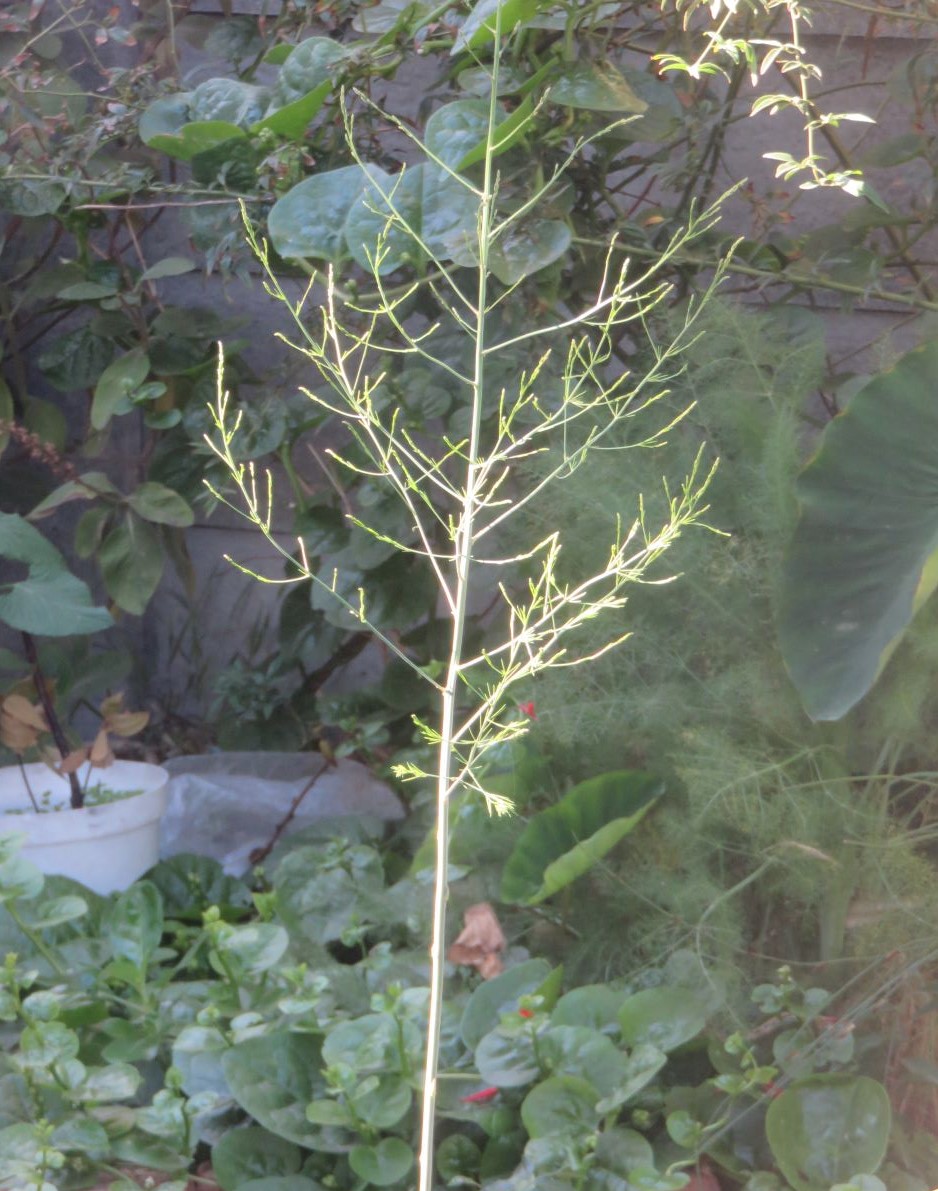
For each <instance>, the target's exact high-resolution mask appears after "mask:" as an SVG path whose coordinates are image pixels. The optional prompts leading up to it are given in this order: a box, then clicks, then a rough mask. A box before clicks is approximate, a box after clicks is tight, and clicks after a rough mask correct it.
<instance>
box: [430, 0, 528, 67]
mask: <svg viewBox="0 0 938 1191" xmlns="http://www.w3.org/2000/svg"><path fill="white" fill-rule="evenodd" d="M537 9H538V0H479V2H478V3H477V4H476V5H475V7H474V8H473V10H472V12H470V14H469V16H468V17H466V19H465V21H463V23H462V26H461V27H460V29H459V32H458V33H457V34H456V40H455V42H454V43H453V49H452V51H451V52H452V53H453V54H461V53H462V52H463V51H464V50H477V49H479V48H480V47H481V46H484V45H487V44H488V42H490V41H494V39H495V33H496V30H498V32H499V34H500V36H501V37H502V38H503V39H504V38H505V37H507V36H508V34H509V33H510V32H511V31H512V29H514V27H515V25H517V24H518V22H519V21H525V20H527V19H528V17H532V16H534V14H535V13H536V12H537ZM499 10H500V11H499Z"/></svg>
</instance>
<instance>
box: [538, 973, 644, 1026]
mask: <svg viewBox="0 0 938 1191" xmlns="http://www.w3.org/2000/svg"><path fill="white" fill-rule="evenodd" d="M626 997H627V994H626V993H624V992H622V991H621V990H617V989H615V988H612V987H611V985H608V984H584V985H581V986H580V987H579V988H574V989H571V990H570V992H568V993H564V995H563V996H562V997H561V998H560V1000H559V1001H558V1002H557V1005H556V1007H555V1008H554V1011H553V1013H552V1014H551V1017H550V1024H551V1025H552V1026H589V1028H590V1029H592V1030H600V1031H602V1032H604V1033H611V1032H618V1029H619V1010H620V1009H621V1008H622V1004H623V1002H624V1001H625V1000H626Z"/></svg>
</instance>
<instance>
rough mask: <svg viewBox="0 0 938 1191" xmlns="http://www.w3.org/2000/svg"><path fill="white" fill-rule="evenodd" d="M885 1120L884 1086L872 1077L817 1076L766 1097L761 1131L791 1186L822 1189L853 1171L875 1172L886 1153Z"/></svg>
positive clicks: (808, 1190) (887, 1126) (844, 1180)
mask: <svg viewBox="0 0 938 1191" xmlns="http://www.w3.org/2000/svg"><path fill="white" fill-rule="evenodd" d="M891 1121H892V1113H891V1110H890V1106H889V1097H888V1095H887V1094H886V1089H885V1088H884V1087H883V1086H882V1084H880V1083H877V1082H876V1080H875V1079H869V1078H868V1077H867V1076H863V1075H860V1076H854V1075H817V1076H813V1077H812V1078H810V1079H804V1080H801V1081H800V1082H798V1083H795V1084H792V1085H791V1086H790V1087H788V1088H786V1089H785V1091H784V1092H782V1094H781V1096H779V1097H778V1099H776V1100H773V1101H772V1103H771V1104H770V1105H769V1110H768V1112H767V1114H766V1118H765V1131H766V1137H767V1138H768V1142H769V1146H770V1148H771V1150H772V1156H773V1157H774V1158H775V1161H776V1162H777V1163H778V1165H779V1168H780V1169H781V1171H782V1174H784V1176H785V1178H786V1179H788V1181H789V1183H790V1184H791V1185H792V1187H794V1188H795V1191H828V1188H829V1187H830V1186H831V1185H832V1184H833V1183H849V1182H850V1179H851V1177H852V1176H853V1175H856V1174H874V1173H875V1172H876V1170H877V1169H878V1167H879V1165H880V1163H881V1162H882V1160H883V1158H884V1157H885V1156H886V1147H887V1145H888V1143H889V1130H890V1126H891Z"/></svg>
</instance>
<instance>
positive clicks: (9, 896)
mask: <svg viewBox="0 0 938 1191" xmlns="http://www.w3.org/2000/svg"><path fill="white" fill-rule="evenodd" d="M19 838H22V837H19ZM3 842H5V841H4V840H3V837H2V836H0V844H2V843H3ZM44 885H45V877H43V875H42V873H41V872H40V870H39V869H38V868H37V867H36V865H35V864H33V862H32V861H31V860H27V859H26V857H25V856H16V855H13V856H8V857H7V858H6V859H4V860H0V902H8V901H11V900H13V899H14V898H24V899H25V900H26V901H29V900H30V899H31V898H34V897H38V896H39V894H40V893H42V890H43V886H44Z"/></svg>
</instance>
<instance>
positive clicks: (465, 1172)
mask: <svg viewBox="0 0 938 1191" xmlns="http://www.w3.org/2000/svg"><path fill="white" fill-rule="evenodd" d="M481 1160H482V1151H481V1150H480V1149H479V1147H478V1146H477V1145H476V1144H475V1142H474V1141H472V1139H471V1138H469V1137H466V1135H465V1134H463V1133H451V1134H450V1135H449V1137H444V1138H443V1140H442V1141H441V1142H440V1144H439V1145H438V1146H437V1150H436V1169H437V1172H438V1173H439V1176H440V1178H441V1179H442V1180H443V1181H444V1183H449V1182H451V1181H452V1180H454V1179H458V1180H460V1183H463V1182H464V1180H467V1179H468V1180H471V1181H472V1182H474V1183H478V1181H479V1178H478V1176H479V1163H480V1162H481Z"/></svg>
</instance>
